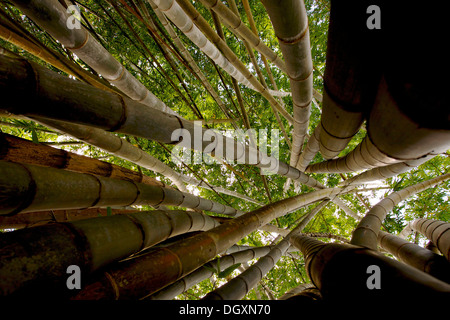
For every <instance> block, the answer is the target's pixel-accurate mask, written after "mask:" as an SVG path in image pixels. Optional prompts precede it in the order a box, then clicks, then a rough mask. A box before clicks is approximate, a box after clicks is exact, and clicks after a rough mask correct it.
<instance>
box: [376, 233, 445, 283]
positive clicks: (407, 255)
mask: <svg viewBox="0 0 450 320" xmlns="http://www.w3.org/2000/svg"><path fill="white" fill-rule="evenodd" d="M449 228H450V227H449ZM378 245H379V246H380V247H382V248H383V249H385V250H386V251H388V252H389V253H391V254H393V255H394V256H395V257H396V258H397V259H399V260H400V261H402V262H404V263H407V264H409V265H410V266H412V267H414V268H417V269H419V270H421V271H423V272H426V273H428V274H430V275H432V276H433V277H435V278H438V279H440V280H442V281H445V282H447V283H450V263H449V262H448V261H447V260H446V259H445V258H444V257H443V256H441V255H439V254H436V253H434V252H432V251H430V250H428V249H425V248H422V247H420V246H418V245H417V244H414V243H411V242H408V241H406V240H403V239H402V238H400V237H397V236H395V235H393V234H389V233H387V232H384V231H380V232H379V233H378Z"/></svg>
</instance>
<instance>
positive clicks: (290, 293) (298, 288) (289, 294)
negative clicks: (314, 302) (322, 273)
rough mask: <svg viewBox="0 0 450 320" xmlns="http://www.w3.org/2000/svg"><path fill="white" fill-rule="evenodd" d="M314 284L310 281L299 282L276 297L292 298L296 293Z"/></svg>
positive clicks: (280, 298) (281, 298)
mask: <svg viewBox="0 0 450 320" xmlns="http://www.w3.org/2000/svg"><path fill="white" fill-rule="evenodd" d="M313 287H314V286H313V285H312V284H311V283H301V284H299V285H298V286H296V287H295V288H292V289H291V290H289V291H288V292H286V293H285V294H283V295H282V296H281V297H279V298H278V300H289V299H292V298H294V297H295V296H296V295H297V294H299V293H301V292H302V291H305V289H308V288H313Z"/></svg>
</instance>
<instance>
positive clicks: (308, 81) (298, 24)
mask: <svg viewBox="0 0 450 320" xmlns="http://www.w3.org/2000/svg"><path fill="white" fill-rule="evenodd" d="M204 1H205V0H204ZM218 3H220V1H218ZM262 3H263V5H264V7H265V8H266V10H267V12H268V14H269V17H270V20H271V21H272V25H273V28H274V30H275V35H276V36H277V39H278V42H279V44H280V48H281V52H282V53H283V57H284V60H285V63H286V72H287V74H288V76H289V82H290V85H291V91H292V102H293V106H294V130H293V132H292V147H291V157H290V162H289V164H290V165H291V166H293V167H295V166H296V165H297V162H298V157H299V155H300V153H301V150H302V148H303V142H304V140H305V136H306V133H307V130H308V124H309V117H310V114H311V102H312V96H313V64H312V58H311V49H310V41H309V28H308V17H307V16H306V9H305V4H304V3H303V1H301V0H289V1H273V0H271V1H266V0H263V1H262Z"/></svg>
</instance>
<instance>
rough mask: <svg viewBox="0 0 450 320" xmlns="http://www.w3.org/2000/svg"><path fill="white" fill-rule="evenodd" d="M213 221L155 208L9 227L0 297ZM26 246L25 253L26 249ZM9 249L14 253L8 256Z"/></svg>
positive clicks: (203, 227)
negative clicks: (106, 215) (77, 219)
mask: <svg viewBox="0 0 450 320" xmlns="http://www.w3.org/2000/svg"><path fill="white" fill-rule="evenodd" d="M217 225H218V223H217V222H216V221H215V220H214V219H212V218H211V217H209V216H207V215H204V214H201V213H198V212H188V211H167V212H165V211H160V210H157V211H149V212H138V213H131V214H120V215H115V216H111V217H100V218H92V219H84V220H79V221H75V222H66V223H54V224H49V225H46V226H40V227H34V228H27V229H23V230H20V231H13V232H12V233H8V234H7V235H6V237H3V239H2V246H3V248H4V250H2V259H1V264H0V273H1V274H2V277H1V280H0V288H1V289H0V295H2V296H7V295H10V294H13V293H14V292H16V291H18V290H21V289H22V290H23V289H25V290H26V288H27V287H32V286H33V283H39V282H41V281H51V279H52V278H55V277H56V278H59V279H64V275H65V274H66V269H67V266H69V265H71V264H75V265H77V266H78V267H80V269H81V270H82V272H83V274H85V275H89V274H91V273H92V272H94V271H95V270H97V269H99V268H101V267H103V266H105V265H107V264H109V263H111V262H113V261H117V260H119V259H122V258H125V257H127V256H129V255H131V254H133V253H136V252H138V251H139V250H141V249H144V248H147V247H151V246H153V245H155V244H157V243H159V242H161V241H164V240H165V239H167V238H170V237H174V236H176V235H179V234H183V233H186V232H192V231H198V230H209V229H211V228H213V227H215V226H217ZM30 242H32V244H31V243H30ZM30 245H32V247H33V250H31V251H29V249H26V248H28V247H29V246H30ZM5 248H8V249H7V250H5ZM10 252H15V253H16V254H14V255H13V256H12V257H11V256H10V255H9V253H10ZM30 263H32V264H33V268H30V267H29V266H30ZM24 270H25V272H24Z"/></svg>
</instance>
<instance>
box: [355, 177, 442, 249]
mask: <svg viewBox="0 0 450 320" xmlns="http://www.w3.org/2000/svg"><path fill="white" fill-rule="evenodd" d="M449 178H450V173H447V174H444V175H441V176H438V177H436V178H433V179H430V180H426V181H423V182H420V183H418V184H415V185H412V186H409V187H407V188H405V189H403V190H400V191H397V192H393V193H391V194H390V195H389V196H387V197H386V198H384V199H383V200H381V201H380V202H378V203H377V204H376V205H375V206H373V207H372V209H370V210H369V212H367V213H366V215H365V216H364V218H362V219H361V221H360V223H359V224H358V226H357V227H356V229H355V230H354V231H353V236H352V240H351V244H354V245H359V246H363V247H366V248H370V249H372V250H377V238H378V233H379V231H380V227H381V223H382V221H383V220H384V218H385V217H386V214H387V213H388V212H389V211H391V210H392V209H393V208H394V206H396V205H397V204H398V203H400V202H401V201H403V200H405V199H406V198H408V197H410V196H412V195H414V194H416V193H418V192H422V191H424V190H426V189H427V188H429V187H431V186H433V185H436V184H438V183H441V182H443V181H445V180H447V179H449Z"/></svg>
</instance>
